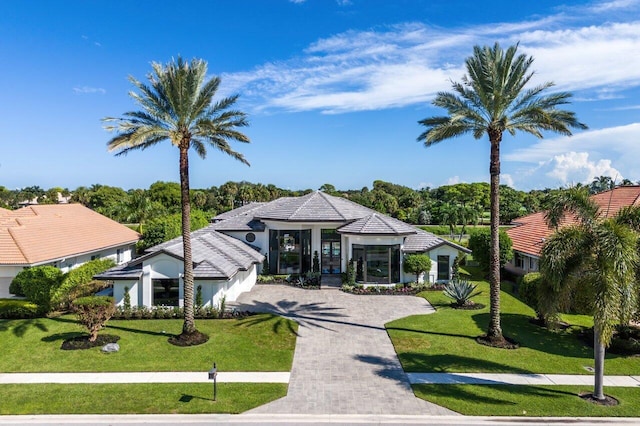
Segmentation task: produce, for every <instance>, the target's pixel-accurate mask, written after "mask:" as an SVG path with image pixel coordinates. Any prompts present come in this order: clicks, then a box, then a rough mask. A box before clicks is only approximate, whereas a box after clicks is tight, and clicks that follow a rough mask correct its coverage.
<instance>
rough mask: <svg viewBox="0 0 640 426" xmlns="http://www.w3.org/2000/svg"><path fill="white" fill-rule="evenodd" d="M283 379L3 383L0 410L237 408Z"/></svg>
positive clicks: (270, 396)
mask: <svg viewBox="0 0 640 426" xmlns="http://www.w3.org/2000/svg"><path fill="white" fill-rule="evenodd" d="M286 393H287V385H286V384H275V383H220V384H218V395H217V400H216V401H215V402H214V401H213V385H212V384H206V383H196V384H189V383H180V384H165V383H162V384H157V383H153V384H96V385H80V384H78V385H57V384H46V385H42V384H37V385H2V387H1V388H0V400H1V401H2V404H0V415H10V414H12V415H17V414H136V413H137V414H177V413H180V414H204V413H241V412H243V411H246V410H249V409H251V408H254V407H257V406H259V405H262V404H266V403H267V402H270V401H273V400H275V399H278V398H281V397H283V396H285V395H286Z"/></svg>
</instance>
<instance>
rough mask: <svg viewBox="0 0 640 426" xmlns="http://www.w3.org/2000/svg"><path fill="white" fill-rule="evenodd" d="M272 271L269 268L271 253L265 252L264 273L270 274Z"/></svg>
mask: <svg viewBox="0 0 640 426" xmlns="http://www.w3.org/2000/svg"><path fill="white" fill-rule="evenodd" d="M270 273H271V271H270V270H269V255H268V254H266V253H265V255H264V260H263V261H262V275H269V274H270Z"/></svg>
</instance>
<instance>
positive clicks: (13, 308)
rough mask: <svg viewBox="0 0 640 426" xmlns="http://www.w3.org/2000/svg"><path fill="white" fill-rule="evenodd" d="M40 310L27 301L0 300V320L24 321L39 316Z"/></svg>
mask: <svg viewBox="0 0 640 426" xmlns="http://www.w3.org/2000/svg"><path fill="white" fill-rule="evenodd" d="M40 314H41V310H40V308H39V307H38V305H36V304H35V303H32V302H29V301H27V300H14V299H0V318H1V319H25V318H36V317H38V316H40Z"/></svg>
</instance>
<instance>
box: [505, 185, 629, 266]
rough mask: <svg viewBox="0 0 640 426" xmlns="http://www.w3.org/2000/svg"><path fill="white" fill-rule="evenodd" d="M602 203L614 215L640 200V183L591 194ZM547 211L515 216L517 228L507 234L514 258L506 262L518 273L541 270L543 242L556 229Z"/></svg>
mask: <svg viewBox="0 0 640 426" xmlns="http://www.w3.org/2000/svg"><path fill="white" fill-rule="evenodd" d="M591 199H592V200H594V201H595V202H596V203H598V205H599V206H600V214H601V215H602V216H603V217H610V216H613V215H615V214H616V213H618V211H619V210H620V209H622V208H623V207H627V206H633V205H638V204H640V186H619V187H617V188H615V189H612V190H609V191H604V192H601V193H599V194H595V195H592V196H591ZM545 214H546V212H537V213H533V214H530V215H528V216H524V217H521V218H518V219H515V220H514V221H513V222H512V223H513V225H515V226H514V227H513V228H510V229H508V230H507V234H508V235H509V237H510V238H511V241H512V242H513V259H512V260H511V261H510V262H509V263H508V264H507V265H505V269H507V270H508V271H510V272H512V273H514V274H516V275H524V274H526V273H529V272H537V271H538V270H539V261H540V253H541V250H542V246H543V244H544V242H545V241H546V239H547V238H549V237H550V236H551V235H552V234H553V232H554V230H553V229H551V228H549V227H548V226H547V224H546V222H545ZM563 223H564V224H572V223H575V222H574V219H573V218H572V217H569V216H567V217H565V218H564V220H563Z"/></svg>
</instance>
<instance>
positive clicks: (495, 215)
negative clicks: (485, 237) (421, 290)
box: [487, 130, 503, 340]
mask: <svg viewBox="0 0 640 426" xmlns="http://www.w3.org/2000/svg"><path fill="white" fill-rule="evenodd" d="M489 140H490V142H491V163H490V166H489V173H490V175H491V195H490V197H491V225H490V227H491V249H490V251H489V286H490V289H489V298H490V308H489V329H488V330H487V338H488V339H490V340H502V339H503V337H502V328H501V326H500V235H499V225H500V141H501V140H502V133H501V132H500V131H495V130H489Z"/></svg>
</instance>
